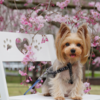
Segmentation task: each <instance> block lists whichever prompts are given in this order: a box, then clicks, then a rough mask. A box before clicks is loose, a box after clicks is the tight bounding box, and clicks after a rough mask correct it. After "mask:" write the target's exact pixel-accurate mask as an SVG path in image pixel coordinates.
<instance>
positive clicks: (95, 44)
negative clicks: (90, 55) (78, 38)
mask: <svg viewBox="0 0 100 100" xmlns="http://www.w3.org/2000/svg"><path fill="white" fill-rule="evenodd" d="M98 45H99V43H98V42H97V43H96V42H95V41H94V42H93V43H91V46H92V47H96V46H98Z"/></svg>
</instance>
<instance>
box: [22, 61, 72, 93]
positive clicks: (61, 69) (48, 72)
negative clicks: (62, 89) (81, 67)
mask: <svg viewBox="0 0 100 100" xmlns="http://www.w3.org/2000/svg"><path fill="white" fill-rule="evenodd" d="M68 69H69V74H70V80H69V84H73V80H72V65H71V63H68V64H67V66H65V67H63V68H60V69H58V70H57V71H49V69H47V70H46V71H45V72H44V73H43V74H42V75H41V76H40V77H39V78H38V79H37V80H36V82H35V83H34V84H33V85H32V86H31V87H30V88H29V89H28V90H27V91H26V92H25V93H24V95H26V94H27V92H29V91H30V90H31V89H32V88H33V87H35V85H36V84H37V83H39V82H40V81H41V79H42V78H43V76H44V75H45V74H53V75H54V77H55V76H56V74H57V73H60V72H62V71H65V70H68Z"/></svg>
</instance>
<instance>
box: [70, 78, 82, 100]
mask: <svg viewBox="0 0 100 100" xmlns="http://www.w3.org/2000/svg"><path fill="white" fill-rule="evenodd" d="M73 85H74V87H73V89H72V90H71V94H70V96H71V98H72V99H74V100H81V99H82V91H83V83H82V81H81V80H79V79H77V80H76V81H75V83H74V84H73Z"/></svg>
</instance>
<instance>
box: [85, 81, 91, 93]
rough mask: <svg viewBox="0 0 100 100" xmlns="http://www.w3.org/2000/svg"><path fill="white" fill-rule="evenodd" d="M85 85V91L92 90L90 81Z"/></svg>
mask: <svg viewBox="0 0 100 100" xmlns="http://www.w3.org/2000/svg"><path fill="white" fill-rule="evenodd" d="M84 86H85V89H84V93H88V92H89V91H90V90H91V87H90V83H88V82H85V83H84Z"/></svg>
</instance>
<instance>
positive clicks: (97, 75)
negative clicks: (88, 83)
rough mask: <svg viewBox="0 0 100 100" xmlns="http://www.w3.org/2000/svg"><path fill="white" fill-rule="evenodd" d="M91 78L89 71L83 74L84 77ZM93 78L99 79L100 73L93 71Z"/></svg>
mask: <svg viewBox="0 0 100 100" xmlns="http://www.w3.org/2000/svg"><path fill="white" fill-rule="evenodd" d="M91 76H92V73H91V71H89V72H88V71H86V72H85V77H91ZM94 77H95V78H97V77H99V78H100V71H95V72H94Z"/></svg>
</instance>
